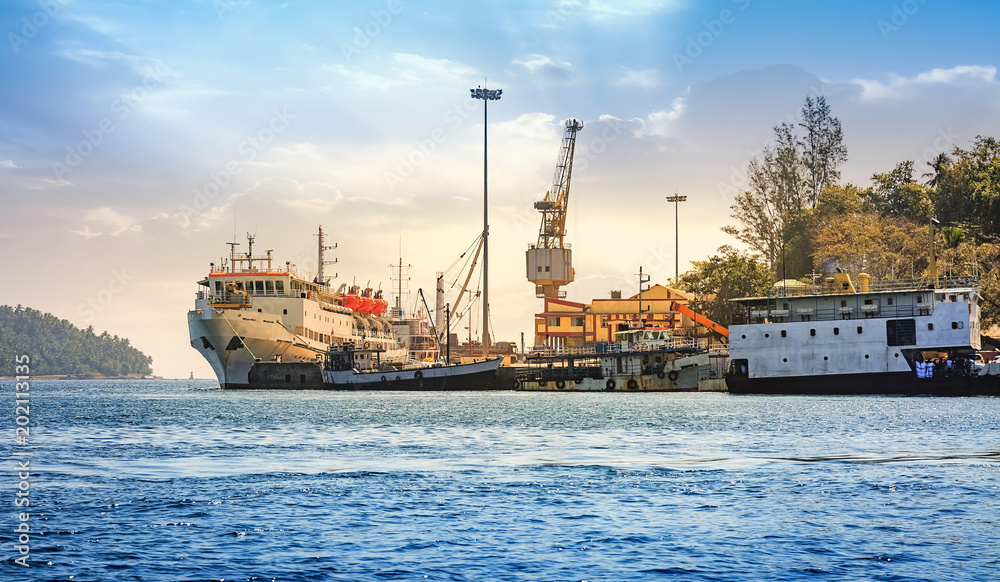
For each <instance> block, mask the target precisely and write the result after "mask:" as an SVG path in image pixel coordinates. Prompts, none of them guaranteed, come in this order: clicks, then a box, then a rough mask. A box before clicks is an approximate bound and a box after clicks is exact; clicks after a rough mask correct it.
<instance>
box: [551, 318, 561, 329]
mask: <svg viewBox="0 0 1000 582" xmlns="http://www.w3.org/2000/svg"><path fill="white" fill-rule="evenodd" d="M549 327H559V318H558V317H550V318H549Z"/></svg>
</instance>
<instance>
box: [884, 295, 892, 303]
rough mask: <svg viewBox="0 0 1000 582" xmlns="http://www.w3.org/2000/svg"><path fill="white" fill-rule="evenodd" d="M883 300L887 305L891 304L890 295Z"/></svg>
mask: <svg viewBox="0 0 1000 582" xmlns="http://www.w3.org/2000/svg"><path fill="white" fill-rule="evenodd" d="M885 302H886V303H887V304H888V305H892V297H889V298H887V299H886V300H885Z"/></svg>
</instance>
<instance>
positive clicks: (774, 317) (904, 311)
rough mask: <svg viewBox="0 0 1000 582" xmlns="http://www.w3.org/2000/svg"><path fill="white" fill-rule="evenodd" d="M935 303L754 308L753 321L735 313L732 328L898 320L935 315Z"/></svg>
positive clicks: (751, 318) (752, 311) (751, 317)
mask: <svg viewBox="0 0 1000 582" xmlns="http://www.w3.org/2000/svg"><path fill="white" fill-rule="evenodd" d="M933 314H934V307H933V306H932V305H931V304H918V305H862V306H861V309H854V308H853V307H848V308H843V307H834V308H829V309H808V310H804V309H797V310H795V311H794V312H789V310H787V309H763V308H762V309H752V310H750V316H749V318H748V317H747V316H746V315H744V314H742V313H736V314H733V317H732V318H731V321H730V323H731V324H732V325H747V324H754V323H789V322H800V321H834V320H858V321H864V320H866V319H894V318H898V317H916V316H920V315H933Z"/></svg>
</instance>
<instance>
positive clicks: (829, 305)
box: [726, 272, 1000, 396]
mask: <svg viewBox="0 0 1000 582" xmlns="http://www.w3.org/2000/svg"><path fill="white" fill-rule="evenodd" d="M733 302H734V303H735V305H736V306H737V307H738V310H737V312H736V313H735V315H734V316H733V318H732V322H731V325H730V326H729V358H730V359H729V366H728V368H727V371H726V385H727V386H728V389H729V391H730V392H732V393H756V394H905V395H938V396H965V395H1000V376H998V375H996V372H997V371H996V370H995V366H983V364H982V358H981V356H980V354H979V350H980V349H981V343H980V342H981V339H980V323H979V303H978V302H979V291H978V285H977V280H976V279H975V278H972V277H951V278H946V277H932V278H930V279H923V280H916V279H905V280H900V279H891V280H885V281H873V280H871V278H870V277H869V276H868V275H867V274H865V273H861V274H860V275H859V282H858V286H857V287H855V285H854V282H853V281H852V280H851V277H850V276H849V275H848V274H847V273H843V272H837V273H833V274H832V276H830V277H827V278H825V280H824V281H823V282H822V283H818V284H813V285H811V286H805V287H804V288H801V289H792V288H787V289H783V288H781V287H778V288H777V289H775V290H774V292H773V293H772V294H770V295H769V296H765V297H747V298H742V299H735V300H733Z"/></svg>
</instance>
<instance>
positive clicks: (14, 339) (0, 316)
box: [0, 305, 153, 376]
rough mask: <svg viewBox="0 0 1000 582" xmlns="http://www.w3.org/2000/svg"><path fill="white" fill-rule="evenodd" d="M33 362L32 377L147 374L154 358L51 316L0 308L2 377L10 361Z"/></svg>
mask: <svg viewBox="0 0 1000 582" xmlns="http://www.w3.org/2000/svg"><path fill="white" fill-rule="evenodd" d="M25 354H26V355H28V356H30V357H31V365H30V368H31V375H32V376H45V375H60V374H84V375H86V374H101V375H104V376H122V375H126V374H151V373H152V369H151V368H150V365H151V364H152V362H153V359H152V358H150V357H149V356H147V355H145V354H143V353H142V352H140V351H139V350H137V349H136V348H134V347H132V346H131V345H130V344H129V341H128V339H125V338H119V337H118V336H116V335H115V336H112V335H109V334H108V332H106V331H105V332H104V333H102V334H101V335H97V334H95V333H94V328H93V326H90V327H88V328H87V329H85V330H84V329H80V328H78V327H76V326H75V325H73V324H72V323H70V322H69V321H67V320H65V319H59V318H58V317H56V316H54V315H52V314H51V313H42V312H41V311H38V310H37V309H31V308H27V307H22V306H20V305H18V306H17V307H11V306H9V305H0V362H3V366H2V367H0V375H13V370H14V358H15V357H18V356H21V355H25Z"/></svg>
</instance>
